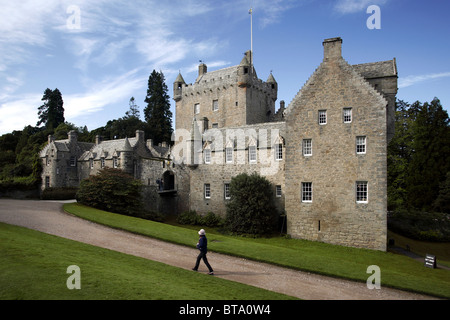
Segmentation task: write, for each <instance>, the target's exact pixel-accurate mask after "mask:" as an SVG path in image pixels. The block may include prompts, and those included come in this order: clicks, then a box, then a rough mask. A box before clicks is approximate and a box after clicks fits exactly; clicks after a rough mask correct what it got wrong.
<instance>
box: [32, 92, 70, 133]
mask: <svg viewBox="0 0 450 320" xmlns="http://www.w3.org/2000/svg"><path fill="white" fill-rule="evenodd" d="M41 100H42V101H45V102H44V104H43V105H42V106H40V107H39V109H38V110H39V112H38V116H39V121H38V123H37V125H38V126H39V125H41V124H43V123H44V124H45V127H46V128H47V129H54V128H56V127H57V126H58V125H60V124H61V123H64V108H63V105H64V102H63V99H62V95H61V92H60V91H59V90H58V88H56V89H55V90H51V89H49V88H47V89H45V91H44V95H43V97H42V99H41Z"/></svg>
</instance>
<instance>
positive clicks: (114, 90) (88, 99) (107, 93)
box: [63, 69, 146, 121]
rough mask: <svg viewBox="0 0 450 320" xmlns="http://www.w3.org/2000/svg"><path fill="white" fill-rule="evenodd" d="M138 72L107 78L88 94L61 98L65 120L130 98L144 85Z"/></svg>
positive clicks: (69, 95)
mask: <svg viewBox="0 0 450 320" xmlns="http://www.w3.org/2000/svg"><path fill="white" fill-rule="evenodd" d="M138 71H139V70H138V69H135V70H132V71H130V72H127V73H125V74H123V75H120V76H118V77H113V76H111V77H108V78H107V79H104V80H103V81H102V82H100V83H98V84H96V85H94V86H93V87H92V88H91V89H90V90H89V91H88V92H85V93H79V94H68V95H65V96H63V100H64V116H65V118H66V119H73V118H76V117H78V116H82V115H86V114H89V113H94V112H97V111H101V110H102V109H103V108H104V107H105V106H108V105H112V104H115V103H116V102H117V101H120V100H123V99H126V98H130V97H131V96H132V94H133V92H135V91H136V90H138V89H140V88H141V87H143V86H144V85H145V83H146V82H145V77H140V76H139V75H138ZM68 121H71V120H68Z"/></svg>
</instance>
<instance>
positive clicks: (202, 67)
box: [198, 62, 208, 77]
mask: <svg viewBox="0 0 450 320" xmlns="http://www.w3.org/2000/svg"><path fill="white" fill-rule="evenodd" d="M207 70H208V68H207V67H206V64H204V63H203V62H202V63H200V65H199V66H198V76H199V77H200V76H202V75H204V74H205V73H206V72H207Z"/></svg>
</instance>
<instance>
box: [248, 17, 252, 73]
mask: <svg viewBox="0 0 450 320" xmlns="http://www.w3.org/2000/svg"><path fill="white" fill-rule="evenodd" d="M249 13H250V68H251V70H252V69H253V8H250V11H249ZM252 71H253V70H252Z"/></svg>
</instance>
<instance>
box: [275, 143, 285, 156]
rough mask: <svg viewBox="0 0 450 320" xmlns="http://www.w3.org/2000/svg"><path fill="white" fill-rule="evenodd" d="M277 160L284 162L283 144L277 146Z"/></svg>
mask: <svg viewBox="0 0 450 320" xmlns="http://www.w3.org/2000/svg"><path fill="white" fill-rule="evenodd" d="M275 160H283V145H282V144H281V143H278V144H276V145H275Z"/></svg>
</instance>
